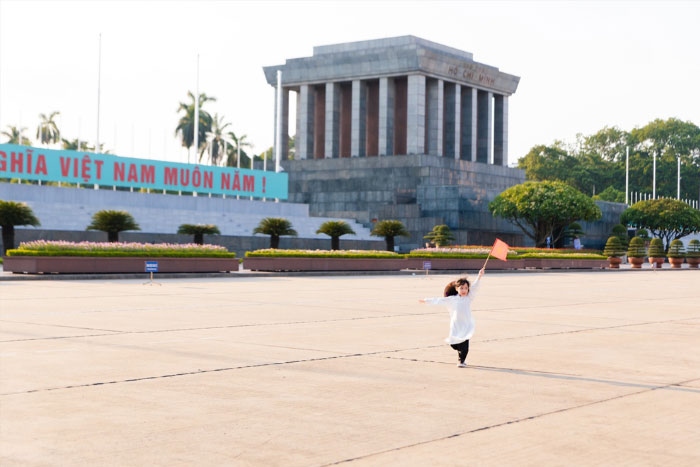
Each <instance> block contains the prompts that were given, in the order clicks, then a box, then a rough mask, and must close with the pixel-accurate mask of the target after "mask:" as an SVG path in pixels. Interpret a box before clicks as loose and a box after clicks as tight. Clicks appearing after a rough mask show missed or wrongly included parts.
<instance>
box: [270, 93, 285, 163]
mask: <svg viewBox="0 0 700 467" xmlns="http://www.w3.org/2000/svg"><path fill="white" fill-rule="evenodd" d="M272 90H273V91H274V92H275V124H274V125H273V126H274V129H275V136H274V139H273V146H272V148H273V151H272V160H273V161H274V158H275V157H276V156H277V154H276V152H275V151H276V150H277V105H278V102H277V88H276V87H273V88H272ZM281 153H282V154H281V155H282V160H286V159H288V158H289V89H288V88H285V87H284V86H283V87H282V148H281Z"/></svg>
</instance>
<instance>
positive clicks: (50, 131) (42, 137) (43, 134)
mask: <svg viewBox="0 0 700 467" xmlns="http://www.w3.org/2000/svg"><path fill="white" fill-rule="evenodd" d="M58 114H60V112H58V111H54V112H51V113H50V114H49V116H48V117H47V116H46V115H45V114H39V118H40V119H41V122H39V126H38V127H37V129H36V139H37V140H39V142H40V143H42V144H46V145H48V144H49V143H58V142H59V141H60V140H61V132H60V131H59V130H58V126H56V122H54V120H53V119H54V117H56V115H58Z"/></svg>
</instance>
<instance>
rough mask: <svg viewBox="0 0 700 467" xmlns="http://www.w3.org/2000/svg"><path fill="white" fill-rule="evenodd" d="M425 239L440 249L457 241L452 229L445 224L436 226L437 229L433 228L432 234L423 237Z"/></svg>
mask: <svg viewBox="0 0 700 467" xmlns="http://www.w3.org/2000/svg"><path fill="white" fill-rule="evenodd" d="M423 238H425V239H427V240H430V241H431V242H433V243H434V244H435V246H437V247H440V246H442V245H449V244H450V242H451V241H452V240H454V239H455V238H454V237H453V236H452V232H451V231H450V228H449V227H448V226H447V225H445V224H441V225H436V226H435V227H433V230H432V232H430V233H429V234H428V235H425V236H423Z"/></svg>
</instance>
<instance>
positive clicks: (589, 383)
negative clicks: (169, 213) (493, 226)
mask: <svg viewBox="0 0 700 467" xmlns="http://www.w3.org/2000/svg"><path fill="white" fill-rule="evenodd" d="M454 277H455V276H452V275H450V276H447V275H431V276H428V277H426V276H424V275H415V276H388V275H385V276H344V277H333V276H327V277H325V276H321V277H285V276H280V277H259V278H255V277H245V278H243V277H240V278H234V279H228V278H210V279H204V278H203V279H181V280H162V281H161V283H162V285H154V286H150V285H143V284H142V282H143V281H142V280H138V281H135V280H124V281H99V280H93V281H52V280H44V281H5V282H0V376H1V378H0V465H3V466H16V465H18V466H19V465H21V466H44V465H46V466H48V465H81V466H102V465H109V466H130V465H133V466H143V465H159V466H160V465H162V466H180V465H182V466H195V465H196V466H207V465H264V466H268V465H272V466H275V465H280V466H281V465H284V466H309V465H311V466H321V465H329V464H344V463H351V464H353V465H373V466H374V465H376V466H386V465H402V466H403V465H420V466H426V465H430V466H435V465H438V466H439V465H456V466H457V465H459V466H461V465H498V466H502V465H538V466H541V465H635V466H637V465H673V466H683V465H686V466H697V465H700V442H699V440H700V272H698V271H689V270H681V271H657V272H654V271H599V272H562V273H557V272H549V273H538V272H531V273H520V274H513V273H511V274H508V273H500V274H499V273H487V274H486V275H485V276H484V279H483V280H484V282H483V285H482V288H481V290H480V295H479V296H478V299H477V300H476V301H475V303H474V315H475V318H476V334H475V336H474V338H473V339H472V341H471V350H470V354H469V358H468V360H467V362H468V364H469V367H468V368H466V369H460V368H457V367H456V365H455V364H456V361H457V359H456V352H455V351H453V350H452V349H450V348H449V346H447V345H446V344H444V343H443V339H444V338H445V337H446V335H447V332H448V325H449V318H448V314H447V312H446V311H445V310H443V309H442V308H439V307H430V306H427V305H421V304H419V303H418V299H419V298H423V297H428V296H439V295H440V294H441V292H442V289H443V287H444V285H445V284H446V282H448V280H451V279H453V278H454Z"/></svg>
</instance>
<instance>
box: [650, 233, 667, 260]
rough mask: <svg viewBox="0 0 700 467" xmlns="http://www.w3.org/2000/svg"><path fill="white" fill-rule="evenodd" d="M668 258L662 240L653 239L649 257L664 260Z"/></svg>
mask: <svg viewBox="0 0 700 467" xmlns="http://www.w3.org/2000/svg"><path fill="white" fill-rule="evenodd" d="M664 256H666V253H665V252H664V242H662V241H661V239H660V238H652V239H651V243H649V257H650V258H663V257H664Z"/></svg>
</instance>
